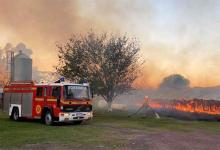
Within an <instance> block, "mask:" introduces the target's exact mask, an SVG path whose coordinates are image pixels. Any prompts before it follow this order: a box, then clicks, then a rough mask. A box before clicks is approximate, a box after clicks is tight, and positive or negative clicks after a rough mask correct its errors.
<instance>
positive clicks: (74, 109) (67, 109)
mask: <svg viewBox="0 0 220 150" xmlns="http://www.w3.org/2000/svg"><path fill="white" fill-rule="evenodd" d="M90 111H92V105H74V106H63V112H90Z"/></svg>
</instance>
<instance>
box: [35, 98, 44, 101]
mask: <svg viewBox="0 0 220 150" xmlns="http://www.w3.org/2000/svg"><path fill="white" fill-rule="evenodd" d="M35 101H44V99H43V98H35Z"/></svg>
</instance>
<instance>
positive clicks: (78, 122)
mask: <svg viewBox="0 0 220 150" xmlns="http://www.w3.org/2000/svg"><path fill="white" fill-rule="evenodd" d="M82 122H83V121H82V120H79V121H73V124H81V123H82Z"/></svg>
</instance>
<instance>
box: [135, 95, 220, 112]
mask: <svg viewBox="0 0 220 150" xmlns="http://www.w3.org/2000/svg"><path fill="white" fill-rule="evenodd" d="M143 104H147V105H148V106H149V107H151V108H153V109H170V110H177V111H182V112H191V113H204V114H210V115H220V101H217V100H203V99H191V100H185V99H182V100H172V101H162V100H153V99H149V98H147V99H146V98H145V100H144V102H143V103H142V106H143ZM138 106H140V104H138Z"/></svg>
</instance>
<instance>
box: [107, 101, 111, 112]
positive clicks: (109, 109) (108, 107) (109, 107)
mask: <svg viewBox="0 0 220 150" xmlns="http://www.w3.org/2000/svg"><path fill="white" fill-rule="evenodd" d="M107 104H108V105H107V109H108V112H111V111H112V102H111V101H108V102H107Z"/></svg>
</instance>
